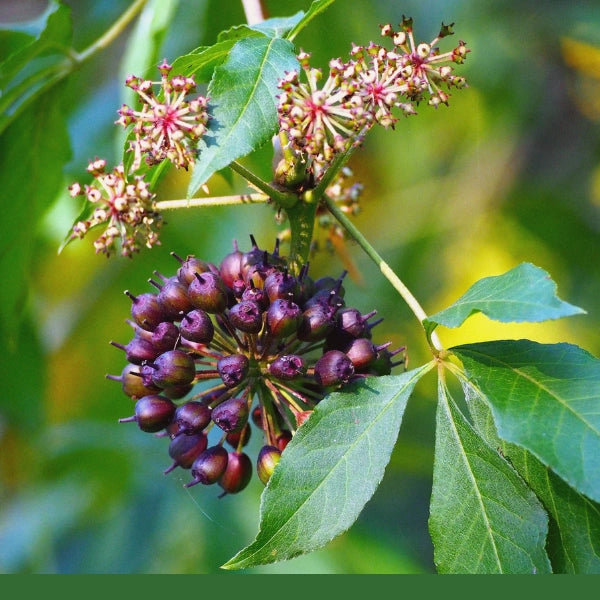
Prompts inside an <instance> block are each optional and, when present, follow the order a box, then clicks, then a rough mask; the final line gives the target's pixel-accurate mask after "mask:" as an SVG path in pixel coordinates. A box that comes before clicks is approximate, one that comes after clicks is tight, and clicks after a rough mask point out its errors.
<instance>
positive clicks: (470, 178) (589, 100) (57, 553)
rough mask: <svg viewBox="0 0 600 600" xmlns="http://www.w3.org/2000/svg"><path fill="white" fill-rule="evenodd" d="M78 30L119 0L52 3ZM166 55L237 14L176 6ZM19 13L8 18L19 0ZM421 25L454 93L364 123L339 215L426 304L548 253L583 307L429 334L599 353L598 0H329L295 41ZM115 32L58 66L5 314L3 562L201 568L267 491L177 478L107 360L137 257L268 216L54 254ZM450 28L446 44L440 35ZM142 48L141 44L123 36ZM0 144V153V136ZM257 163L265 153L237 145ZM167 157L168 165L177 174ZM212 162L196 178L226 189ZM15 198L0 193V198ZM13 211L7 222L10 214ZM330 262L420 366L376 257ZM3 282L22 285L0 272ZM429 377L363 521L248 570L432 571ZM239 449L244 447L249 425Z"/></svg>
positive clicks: (250, 527) (93, 127) (181, 218)
mask: <svg viewBox="0 0 600 600" xmlns="http://www.w3.org/2000/svg"><path fill="white" fill-rule="evenodd" d="M65 4H67V5H69V6H71V8H72V15H73V24H74V46H75V48H77V49H82V48H84V47H86V46H87V45H88V44H90V43H91V42H92V41H93V40H94V39H96V38H97V37H98V36H99V35H100V34H101V33H102V32H103V31H104V30H105V29H106V28H107V27H109V25H110V24H111V23H112V22H113V21H114V20H115V19H116V18H117V17H118V16H119V15H120V14H121V13H122V12H123V11H124V10H125V9H126V8H127V6H128V5H129V4H130V2H128V1H125V0H110V1H108V0H107V1H104V0H69V1H65ZM44 5H45V3H44V2H43V1H40V2H32V1H21V2H11V1H8V2H7V1H4V2H1V3H0V9H1V11H0V17H1V20H4V21H6V20H14V19H16V18H18V17H19V15H20V14H23V15H26V14H27V13H26V11H31V12H30V13H28V14H30V15H31V14H35V11H36V10H37V11H39V10H41V9H43V8H44ZM173 5H174V10H175V16H174V19H173V22H172V25H171V27H170V29H169V31H168V32H167V34H166V36H165V38H164V40H163V43H162V47H161V50H160V56H159V58H162V57H167V58H169V59H171V60H172V59H174V58H175V57H176V56H178V55H180V54H183V53H186V52H188V51H190V50H191V49H193V48H195V47H197V46H200V45H210V44H212V43H214V42H215V40H216V36H217V34H218V32H219V31H221V30H223V29H226V28H229V27H230V26H232V25H236V24H240V23H243V22H244V13H243V10H242V7H241V4H240V2H238V1H235V0H218V1H216V0H179V2H176V1H174V2H173ZM266 5H267V8H268V10H269V13H270V16H285V15H291V14H293V13H295V12H296V11H298V10H306V9H307V8H308V6H309V2H308V1H307V0H303V1H300V0H292V1H286V2H278V1H275V0H271V1H269V0H267V2H266ZM21 11H23V12H21ZM403 14H404V15H410V16H412V17H413V18H414V20H415V30H416V36H417V37H418V38H419V39H420V40H423V41H429V40H430V39H431V38H432V37H434V35H435V34H436V33H437V31H438V30H439V26H440V23H441V22H442V21H444V22H446V23H448V22H452V21H454V22H455V23H456V25H455V31H456V36H455V38H451V39H449V40H447V41H446V42H445V44H446V45H447V46H448V48H450V47H451V46H452V43H453V42H456V41H457V39H458V38H460V39H463V40H465V41H466V42H467V44H468V47H469V48H470V49H471V51H472V52H471V53H470V54H469V55H468V60H467V62H466V64H465V65H464V66H463V67H461V68H460V71H461V73H462V74H464V75H465V76H466V77H467V78H468V81H469V88H468V89H466V90H464V91H461V92H455V93H454V94H453V96H452V97H451V100H450V107H449V108H446V107H441V108H440V109H438V110H433V109H431V108H428V107H426V106H423V107H421V108H420V110H419V115H418V116H417V117H411V118H408V119H403V120H401V121H400V122H399V123H398V125H397V127H396V130H395V131H383V130H382V131H374V132H372V133H371V134H370V135H369V137H368V139H367V141H366V143H365V145H364V147H363V148H362V149H361V150H360V151H358V152H357V153H356V154H355V156H354V160H353V162H352V163H351V166H352V168H353V170H354V173H355V175H356V177H357V179H358V180H360V181H361V182H362V183H363V184H364V186H365V192H364V194H363V197H362V201H361V205H362V212H361V213H360V214H359V215H358V216H357V217H356V219H355V223H356V224H357V226H358V227H359V228H360V229H361V230H362V231H363V232H364V233H365V234H366V236H367V238H369V239H370V240H371V241H372V242H373V243H374V245H375V247H376V248H377V249H378V251H379V252H380V253H381V255H382V256H383V257H384V259H385V260H386V261H387V262H388V263H389V264H390V265H391V266H392V267H393V268H394V269H395V271H396V272H397V273H398V274H399V276H400V277H401V278H402V279H403V281H404V282H405V283H406V284H407V285H408V287H409V288H410V289H411V290H412V291H413V293H414V294H415V295H416V297H417V298H419V300H420V301H421V303H422V305H423V306H424V308H425V310H426V311H427V312H429V313H434V312H437V311H438V310H441V309H442V308H444V307H446V306H447V305H448V304H450V303H451V302H453V301H454V300H455V299H456V298H458V296H460V295H461V294H462V293H463V292H464V291H465V290H466V289H467V287H469V286H470V285H471V284H472V283H474V282H475V281H476V280H477V279H479V278H481V277H484V276H488V275H497V274H500V273H503V272H505V271H507V270H508V269H510V268H512V267H514V266H516V265H517V264H519V263H521V262H523V261H528V262H532V263H534V264H536V265H538V266H540V267H542V268H544V269H546V270H547V271H548V272H549V273H550V274H551V275H552V277H553V279H554V280H555V281H556V282H557V284H558V294H559V296H560V297H561V298H562V299H564V300H567V301H569V302H571V303H573V304H576V305H578V306H581V307H583V308H585V309H586V310H587V311H588V314H587V315H585V316H579V317H576V318H571V319H567V320H562V321H556V322H548V323H543V324H537V325H519V326H512V325H506V324H502V325H501V324H496V323H492V322H490V321H489V320H487V319H486V318H485V317H474V318H472V319H470V320H469V321H468V322H467V323H466V324H465V325H464V326H463V327H461V328H460V329H457V330H445V329H440V331H439V333H440V336H441V339H442V342H443V343H444V345H445V346H447V347H449V346H451V345H453V344H457V343H464V342H472V341H480V340H487V339H503V338H521V337H528V338H530V339H534V340H537V341H540V342H545V343H553V342H560V341H567V342H571V343H574V344H578V345H580V346H582V347H583V348H585V349H587V350H588V351H590V352H591V353H592V354H594V355H595V356H599V355H600V336H599V335H598V331H599V326H600V298H599V297H600V11H599V10H598V5H597V2H595V1H589V2H583V1H581V2H580V1H572V2H565V1H559V0H556V1H543V2H540V1H538V0H519V1H518V2H517V1H515V0H512V1H508V2H507V1H500V0H486V1H485V2H481V1H480V0H445V1H441V0H440V1H433V0H432V1H423V0H394V1H391V0H390V1H385V0H368V1H366V0H364V1H361V0H359V1H356V0H337V2H335V3H334V4H333V5H332V6H331V7H330V8H329V9H328V10H327V11H326V12H325V13H324V14H322V15H321V16H319V17H318V18H317V19H316V20H315V21H314V22H313V24H312V26H311V27H309V28H308V29H306V30H305V31H303V32H302V33H301V35H300V36H299V37H298V39H297V43H298V45H299V46H301V47H302V48H303V49H305V50H309V51H311V52H312V53H313V56H314V63H315V64H317V65H320V66H323V67H325V66H326V64H327V61H328V59H329V58H330V57H337V56H341V57H345V56H347V53H348V50H349V49H350V47H351V43H352V42H355V43H359V44H360V43H367V42H368V41H370V40H371V39H373V40H375V41H377V40H378V39H379V38H378V35H379V29H378V25H379V24H382V23H386V22H391V23H392V24H394V25H395V24H397V23H399V22H400V20H401V19H402V15H403ZM130 32H131V28H129V29H128V30H127V31H126V32H125V34H124V35H123V36H121V37H120V38H119V39H118V40H117V41H116V42H115V43H114V44H113V45H112V46H111V47H110V48H108V49H107V50H106V51H104V52H102V53H101V54H99V55H97V56H96V57H95V58H94V59H93V60H92V61H90V62H89V63H88V64H86V65H85V66H84V67H83V68H82V69H81V70H80V71H79V72H77V73H76V74H74V75H73V76H72V77H70V78H69V80H68V81H67V82H66V83H65V85H67V86H68V98H69V102H68V103H67V110H68V119H69V131H70V138H71V144H72V159H71V161H70V162H69V163H68V165H67V166H66V168H65V171H64V190H63V192H62V193H61V194H60V195H59V197H57V198H47V204H46V207H47V210H46V212H45V215H44V218H43V220H42V221H41V225H40V227H39V232H38V234H37V237H36V242H35V247H34V254H33V260H32V261H31V264H30V268H29V269H28V270H27V271H26V272H24V273H22V277H23V278H25V280H26V281H27V290H28V293H27V295H26V298H24V300H23V306H22V312H21V314H20V317H19V323H18V327H19V336H18V346H17V347H16V350H14V351H11V350H10V349H8V350H5V356H4V358H0V372H1V373H2V380H3V382H4V386H3V391H2V394H1V395H0V572H5V573H31V572H33V573H216V572H219V565H221V564H223V563H224V562H225V561H226V560H227V559H229V558H230V557H231V556H233V554H235V552H236V551H238V550H239V549H241V548H242V547H243V546H245V545H246V544H247V543H249V542H250V541H252V539H253V537H254V534H255V533H256V531H257V525H258V507H259V499H260V493H261V490H262V485H261V484H260V482H258V480H257V479H256V478H255V479H254V480H253V482H252V483H251V484H250V486H249V487H248V488H247V490H245V491H244V492H243V493H242V494H240V495H238V496H228V497H225V498H223V499H221V500H219V499H217V495H218V490H217V489H215V488H214V487H213V488H202V486H196V487H194V488H191V489H190V490H185V489H184V488H183V486H182V484H183V483H184V482H185V481H187V480H188V478H187V475H188V473H184V472H181V471H180V472H179V473H178V472H177V470H176V471H175V472H173V473H172V474H170V475H169V476H167V477H165V476H164V475H163V474H162V471H163V469H164V468H166V467H167V466H168V465H169V463H170V459H169V457H168V455H167V450H166V449H167V442H166V441H165V440H164V439H156V438H154V437H153V436H150V435H148V434H143V433H141V432H140V431H139V430H138V429H137V428H136V427H135V425H133V424H118V423H117V419H119V418H120V417H125V416H129V415H130V414H131V413H132V410H133V405H132V403H131V402H130V401H129V400H128V399H127V398H126V397H124V396H123V395H122V393H121V391H120V387H119V385H118V384H117V383H115V382H112V381H109V380H107V379H105V374H107V373H109V374H110V373H112V374H118V373H119V372H120V370H121V368H122V366H123V364H124V363H123V361H124V358H123V355H122V353H121V352H120V351H119V350H117V349H115V348H114V347H112V346H111V345H110V344H109V341H110V340H115V341H120V342H123V343H126V342H127V340H128V339H129V336H130V329H129V328H128V326H127V325H126V324H125V319H126V318H127V316H128V311H129V300H128V299H127V298H126V297H125V296H124V295H123V291H124V290H125V289H130V290H132V291H133V292H134V293H141V292H143V291H150V289H152V288H151V287H150V286H149V284H148V278H149V277H151V276H152V273H153V271H155V270H158V271H160V272H162V273H166V274H171V273H173V272H174V271H175V268H176V263H175V261H174V260H173V258H172V257H171V256H170V255H169V253H170V252H171V251H175V252H177V253H178V254H179V255H186V253H191V254H195V255H197V256H199V257H202V258H204V259H206V260H210V261H213V262H218V261H219V260H220V258H221V257H222V256H223V255H225V254H226V253H227V252H229V251H230V250H231V248H232V241H233V240H234V239H237V240H239V241H240V245H241V247H242V249H245V248H248V247H249V238H248V234H249V233H254V235H255V236H256V237H257V240H258V241H259V243H260V244H261V245H263V246H270V245H271V244H272V241H273V240H274V238H275V235H276V234H277V232H278V231H279V227H278V225H277V224H276V222H275V219H274V214H273V211H272V210H271V209H270V208H269V207H266V206H262V205H257V206H245V207H233V208H221V209H215V210H210V211H209V210H201V209H200V210H195V211H191V210H190V211H178V212H174V213H172V214H169V215H168V225H167V226H166V227H165V228H164V229H163V233H162V246H160V247H157V248H155V249H153V250H147V251H143V252H142V253H141V254H140V255H139V256H137V257H136V258H135V259H133V260H126V259H120V258H116V259H110V260H106V259H105V258H104V257H103V256H97V255H95V254H94V252H93V249H92V247H91V241H87V240H86V241H82V242H76V243H73V244H71V245H69V246H68V247H67V248H66V249H65V250H64V251H63V252H62V253H61V254H60V255H59V254H57V248H58V247H59V245H60V244H61V242H62V240H63V239H64V236H65V234H66V232H67V231H68V229H69V227H70V225H71V224H72V222H73V219H74V218H75V216H76V214H77V212H78V211H79V208H80V206H79V204H78V202H77V201H76V200H73V199H71V198H70V197H69V196H68V194H67V193H66V187H67V186H68V185H70V184H71V183H72V182H73V181H76V180H78V181H85V180H86V179H85V175H86V174H85V168H86V166H87V163H88V161H89V160H90V159H92V158H94V157H95V156H102V157H106V158H107V159H108V162H109V164H114V163H116V162H118V160H119V150H118V141H119V137H118V136H119V132H118V131H117V128H116V127H114V126H113V125H112V124H113V122H114V120H115V119H116V112H115V111H116V110H117V108H118V107H119V106H120V105H121V103H122V102H123V98H124V96H123V94H124V91H125V88H124V87H123V83H122V82H123V78H124V74H127V73H124V72H123V70H124V68H125V67H124V66H123V65H124V60H125V61H126V60H131V56H132V52H133V51H132V49H131V48H130V47H129V46H128V34H129V33H130ZM445 47H446V46H445V45H443V46H442V48H445ZM133 55H135V52H133ZM0 152H3V150H1V149H0ZM247 163H248V164H249V165H250V164H251V165H254V166H256V168H258V169H262V171H261V173H262V174H263V175H264V177H267V178H268V177H269V173H268V167H269V164H270V155H269V151H268V149H265V150H263V151H260V152H258V153H257V155H256V156H254V157H251V158H250V159H248V161H247ZM173 171H174V170H173ZM186 185H187V179H186V176H185V174H181V173H174V172H172V173H171V174H170V175H169V176H168V177H167V179H166V180H165V181H164V183H163V184H162V187H161V190H160V194H161V197H163V198H182V197H185V190H186ZM232 185H233V187H232V186H231V183H230V182H228V181H226V180H225V179H222V178H220V177H219V176H217V177H215V178H214V179H213V180H212V181H211V192H212V193H213V194H215V195H216V194H220V193H233V191H235V190H238V191H242V190H243V188H241V187H240V182H239V181H238V180H237V179H235V178H234V179H233V184H232ZM10 202H11V198H9V197H5V196H3V195H2V193H1V192H0V203H1V205H5V203H10ZM4 226H8V227H10V223H8V224H6V223H5V224H4ZM346 252H347V256H346V257H345V258H342V257H341V256H340V255H339V254H329V253H327V252H322V253H321V254H319V255H317V256H315V257H314V258H313V261H312V262H311V272H312V274H313V276H319V275H321V274H325V273H328V274H331V273H333V274H336V275H337V274H338V273H339V272H341V270H342V269H343V268H345V267H346V266H347V265H348V263H347V262H345V261H348V260H350V261H351V262H352V265H353V266H354V267H356V269H357V272H358V275H357V276H356V277H355V278H354V280H353V281H349V282H348V283H347V285H346V288H347V297H348V303H349V304H353V305H355V306H357V307H359V308H361V309H362V310H363V311H364V312H366V311H369V310H371V309H372V308H374V307H376V308H377V310H378V313H379V315H380V316H383V317H384V319H385V320H384V322H383V323H382V324H381V325H379V326H378V328H377V336H378V339H379V338H385V339H389V340H392V341H393V342H394V347H397V346H399V345H403V344H406V345H407V346H408V353H409V361H410V362H409V367H416V366H418V365H420V364H423V363H424V362H425V361H426V360H428V354H427V349H426V345H425V343H424V339H423V336H422V333H421V331H420V328H419V325H418V323H417V321H416V320H415V318H414V317H413V316H412V314H411V313H410V311H409V310H408V309H407V307H406V306H405V305H404V303H403V302H402V301H401V299H400V298H399V297H398V296H397V295H396V294H395V293H394V292H393V290H392V288H391V287H390V285H389V284H388V283H387V281H386V280H385V279H383V278H382V277H381V276H380V275H379V273H378V271H377V269H376V268H375V267H374V266H373V265H372V264H371V263H370V262H369V260H368V259H367V258H366V257H365V256H364V255H362V254H361V252H360V249H359V248H358V247H356V246H355V245H353V244H351V243H350V244H348V245H347V247H346ZM0 281H2V284H1V285H2V286H11V285H15V282H14V281H13V280H11V279H10V278H7V277H5V276H3V274H1V273H0ZM435 385H436V384H435V379H434V378H433V377H432V378H426V379H425V380H424V381H422V382H421V383H420V384H419V385H418V386H417V389H416V391H415V394H414V396H413V397H412V398H411V401H410V402H409V405H408V408H407V411H406V415H405V418H404V422H403V424H402V428H401V431H400V436H399V439H398V443H397V445H396V448H395V450H394V453H393V456H392V459H391V462H390V464H389V466H388V468H387V471H386V474H385V477H384V479H383V481H382V483H381V486H380V487H379V488H378V490H377V491H376V493H375V495H374V497H373V498H372V500H371V501H370V502H369V503H368V504H367V506H366V507H365V509H364V511H363V512H362V513H361V515H360V518H359V519H358V521H357V522H356V524H355V525H354V526H353V527H352V528H351V529H350V530H349V531H348V532H347V533H346V534H344V535H343V536H341V537H340V538H338V539H336V540H334V541H333V542H332V543H330V544H329V545H328V546H327V547H326V548H324V549H323V550H321V551H318V552H315V553H313V554H311V555H308V556H304V557H300V558H297V559H295V560H292V561H289V562H285V563H279V564H275V565H271V566H267V567H261V568H257V569H254V570H252V571H251V572H253V573H431V572H434V565H433V549H432V546H431V542H430V539H429V536H428V532H427V518H428V505H429V496H430V492H431V473H432V460H433V443H434V435H435V432H434V420H435V419H434V418H435V401H436V394H435ZM251 444H254V445H258V436H254V440H253V441H252V442H251Z"/></svg>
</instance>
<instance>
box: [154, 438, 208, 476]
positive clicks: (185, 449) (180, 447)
mask: <svg viewBox="0 0 600 600" xmlns="http://www.w3.org/2000/svg"><path fill="white" fill-rule="evenodd" d="M207 446H208V438H207V437H206V434H204V433H195V434H194V435H178V436H176V437H174V438H173V439H172V440H171V442H170V443H169V456H170V457H171V458H172V459H173V464H172V465H171V466H170V467H168V468H167V469H166V470H165V472H164V473H165V475H166V474H167V473H170V472H171V471H172V470H173V469H175V468H176V467H181V468H182V469H189V468H190V467H191V466H192V464H193V463H194V461H195V460H196V459H197V458H198V457H199V456H200V454H202V452H204V451H205V450H206V447H207Z"/></svg>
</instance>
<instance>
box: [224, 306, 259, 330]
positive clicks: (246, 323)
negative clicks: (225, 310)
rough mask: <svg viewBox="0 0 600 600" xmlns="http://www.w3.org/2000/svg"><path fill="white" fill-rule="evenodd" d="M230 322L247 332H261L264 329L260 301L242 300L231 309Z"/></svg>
mask: <svg viewBox="0 0 600 600" xmlns="http://www.w3.org/2000/svg"><path fill="white" fill-rule="evenodd" d="M229 321H230V323H231V324H232V325H233V326H234V327H235V328H236V329H239V330H240V331H243V332H245V333H259V332H260V330H261V329H262V325H263V318H262V311H261V310H260V307H259V305H258V303H256V302H253V301H252V300H242V301H241V302H240V303H239V304H236V305H235V306H233V307H232V308H231V309H230V310H229Z"/></svg>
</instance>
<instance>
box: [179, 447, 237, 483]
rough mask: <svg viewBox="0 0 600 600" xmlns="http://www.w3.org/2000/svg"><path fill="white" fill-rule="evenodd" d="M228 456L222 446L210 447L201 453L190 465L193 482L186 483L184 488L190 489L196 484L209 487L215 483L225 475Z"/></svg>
mask: <svg viewBox="0 0 600 600" xmlns="http://www.w3.org/2000/svg"><path fill="white" fill-rule="evenodd" d="M228 460H229V454H228V452H227V450H225V448H223V446H211V447H210V448H207V449H206V450H204V452H202V453H201V454H200V455H199V456H198V458H196V460H195V461H194V463H193V464H192V477H193V478H194V480H193V481H191V482H190V483H186V484H185V487H191V486H193V485H196V484H198V483H201V484H203V485H211V484H213V483H216V482H217V481H218V480H219V478H220V477H221V476H222V475H223V473H225V469H226V468H227V461H228Z"/></svg>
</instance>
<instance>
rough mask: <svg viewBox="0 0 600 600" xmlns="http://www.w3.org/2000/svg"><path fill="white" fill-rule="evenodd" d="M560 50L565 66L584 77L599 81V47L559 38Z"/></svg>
mask: <svg viewBox="0 0 600 600" xmlns="http://www.w3.org/2000/svg"><path fill="white" fill-rule="evenodd" d="M561 48H562V54H563V58H564V59H565V62H566V63H567V65H569V66H570V67H572V68H573V69H575V70H576V71H580V72H581V73H582V74H584V75H588V76H589V77H593V78H594V79H600V47H598V46H592V45H591V44H586V43H585V42H579V41H577V40H574V39H572V38H561Z"/></svg>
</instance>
